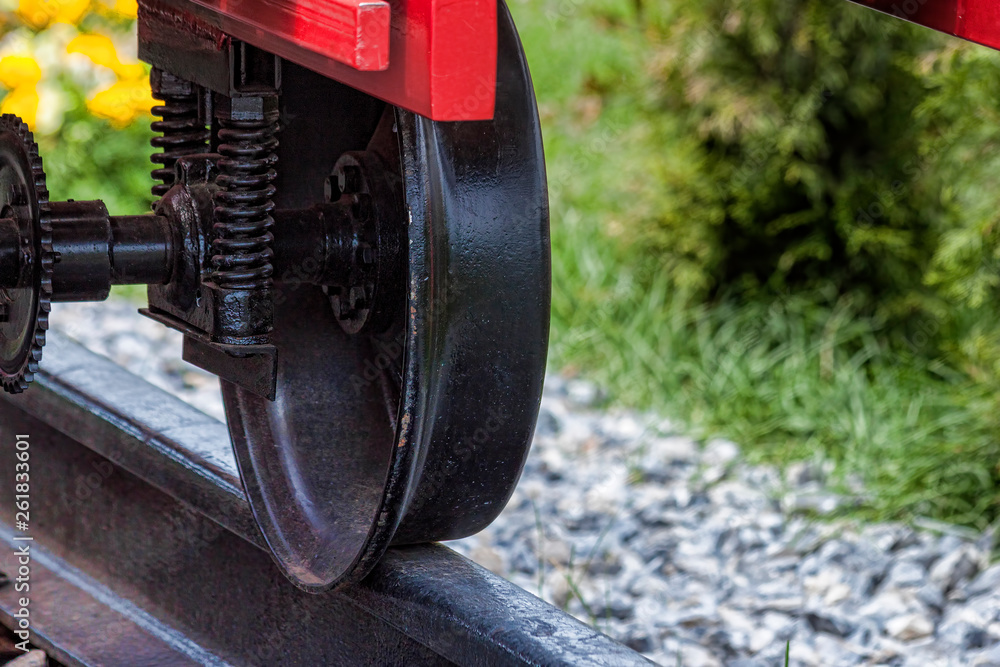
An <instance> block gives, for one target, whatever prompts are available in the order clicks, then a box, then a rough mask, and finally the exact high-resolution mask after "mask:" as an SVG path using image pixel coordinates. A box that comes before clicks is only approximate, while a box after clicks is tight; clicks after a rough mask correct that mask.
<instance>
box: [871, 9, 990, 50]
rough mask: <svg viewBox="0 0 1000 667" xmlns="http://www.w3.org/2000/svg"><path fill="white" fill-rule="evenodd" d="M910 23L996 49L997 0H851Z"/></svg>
mask: <svg viewBox="0 0 1000 667" xmlns="http://www.w3.org/2000/svg"><path fill="white" fill-rule="evenodd" d="M853 2H856V3H858V4H859V5H864V6H865V7H871V8H872V9H877V10H879V11H881V12H885V13H886V14H892V15H893V16H896V17H899V18H901V19H906V20H907V21H912V22H913V23H919V24H920V25H924V26H927V27H928V28H933V29H934V30H940V31H941V32H946V33H948V34H949V35H955V36H957V37H963V38H965V39H968V40H970V41H973V42H977V43H979V44H984V45H986V46H989V47H992V48H994V49H1000V1H998V0H853Z"/></svg>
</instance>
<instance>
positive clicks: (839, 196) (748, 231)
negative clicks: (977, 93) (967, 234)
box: [642, 0, 998, 317]
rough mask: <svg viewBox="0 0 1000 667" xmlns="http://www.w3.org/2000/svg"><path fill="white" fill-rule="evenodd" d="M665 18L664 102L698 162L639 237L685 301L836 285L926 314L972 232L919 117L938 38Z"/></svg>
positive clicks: (742, 9)
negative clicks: (949, 251)
mask: <svg viewBox="0 0 1000 667" xmlns="http://www.w3.org/2000/svg"><path fill="white" fill-rule="evenodd" d="M671 6H672V8H673V11H674V15H673V16H670V17H668V18H667V20H666V21H664V23H663V25H664V27H663V29H662V32H661V35H660V44H659V46H658V49H659V53H660V56H659V58H658V62H659V66H658V67H657V68H656V70H655V71H654V72H653V75H654V79H655V80H656V81H657V82H658V83H659V87H658V88H659V89H658V90H657V95H656V103H657V104H658V105H659V107H660V109H662V112H663V113H667V114H673V115H675V116H676V117H677V118H678V119H679V120H680V130H681V133H682V135H681V137H679V138H678V139H679V140H680V141H684V142H686V143H689V144H690V145H689V146H688V147H686V148H685V152H687V153H688V154H689V158H688V159H687V160H686V161H684V162H683V163H677V162H674V161H664V164H663V165H662V167H661V170H660V175H661V179H662V184H661V185H662V189H661V192H660V193H659V197H658V202H659V203H658V205H657V206H655V209H654V210H655V211H656V215H655V216H654V217H653V218H652V220H651V222H652V223H653V224H650V225H645V226H643V228H642V234H643V237H644V240H645V241H647V242H651V245H650V246H649V247H650V248H651V249H652V250H653V252H654V257H655V260H656V261H657V262H658V263H661V266H663V267H665V269H666V270H667V271H668V274H669V275H670V277H671V280H672V282H673V283H674V284H675V285H676V287H677V288H679V289H682V290H685V291H687V292H690V293H692V295H693V296H694V297H696V298H698V297H702V298H703V297H705V296H706V295H711V294H715V293H718V292H719V290H722V289H726V290H729V291H732V290H736V291H737V292H739V293H741V294H747V293H753V292H754V291H756V290H757V289H760V288H762V287H764V288H767V289H768V290H769V291H771V292H777V293H782V292H785V291H798V290H802V289H811V288H816V287H821V286H823V285H826V284H833V285H834V286H835V288H836V289H837V290H838V291H839V292H841V293H848V292H849V293H851V294H852V295H853V297H854V299H855V301H856V303H857V302H859V301H861V302H865V303H870V304H871V306H872V308H873V309H874V310H876V311H878V312H879V313H880V314H883V315H886V316H889V317H896V316H899V315H901V314H902V315H905V314H908V313H911V312H913V310H914V309H926V308H929V307H932V306H933V303H928V300H929V299H931V298H932V296H933V295H932V294H931V293H930V291H929V290H928V282H929V281H928V280H927V279H926V278H927V273H928V271H929V269H930V267H931V263H932V259H933V258H934V257H935V256H936V254H937V253H938V252H939V249H940V246H941V243H942V234H943V233H944V232H945V231H946V230H949V229H951V228H953V227H956V226H962V225H963V224H964V221H963V220H962V219H961V216H960V215H959V212H958V211H957V210H956V207H955V206H954V205H953V201H952V200H951V199H950V198H949V197H948V190H947V188H946V185H947V184H948V180H949V178H954V177H955V176H956V174H955V173H954V172H950V173H949V172H948V171H947V170H943V169H941V165H942V164H943V162H944V157H943V152H944V151H945V150H946V149H947V146H948V144H947V143H946V139H947V137H946V136H945V135H944V133H942V132H941V131H940V128H939V123H938V122H937V121H939V117H938V116H937V115H935V114H933V113H919V112H918V111H919V109H920V105H921V104H922V103H925V102H926V101H927V99H928V97H929V96H930V95H932V94H933V89H934V87H935V85H936V83H935V77H934V76H933V75H932V74H931V73H929V72H928V71H927V70H928V62H932V61H934V60H935V59H936V58H939V57H940V52H941V50H942V49H943V48H945V47H944V46H943V45H944V44H946V42H944V40H943V38H938V37H937V36H936V35H934V34H933V33H931V32H930V31H927V30H924V29H921V28H917V27H914V26H911V25H909V24H906V23H903V22H901V21H891V20H888V19H886V18H885V17H884V16H880V15H878V14H875V13H874V12H871V11H869V10H866V9H864V8H861V7H856V6H852V5H848V4H846V3H843V2H837V3H832V2H828V1H827V0H796V1H793V2H788V1H787V0H708V1H704V0H679V1H677V2H674V3H672V5H671ZM981 64H983V65H986V66H988V67H989V68H990V70H991V74H992V75H993V76H996V74H997V71H998V70H997V61H996V60H995V59H991V60H988V61H984V62H982V63H981ZM978 102H979V103H980V104H984V103H987V102H991V100H986V99H982V100H978Z"/></svg>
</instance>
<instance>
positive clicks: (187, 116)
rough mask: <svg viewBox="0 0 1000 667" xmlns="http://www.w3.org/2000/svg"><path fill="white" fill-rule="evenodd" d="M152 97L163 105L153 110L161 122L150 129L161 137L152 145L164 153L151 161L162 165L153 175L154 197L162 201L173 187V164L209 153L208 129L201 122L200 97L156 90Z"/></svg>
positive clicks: (154, 123) (194, 94) (157, 137)
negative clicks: (184, 158) (179, 160)
mask: <svg viewBox="0 0 1000 667" xmlns="http://www.w3.org/2000/svg"><path fill="white" fill-rule="evenodd" d="M153 97H155V98H156V99H158V100H162V101H163V104H162V105H158V106H155V107H153V115H154V116H159V117H160V118H161V119H162V120H157V121H153V123H152V124H151V125H150V127H151V128H152V129H153V132H156V133H157V135H158V136H155V137H153V139H152V140H151V141H150V143H151V144H152V145H153V148H156V149H158V150H161V151H162V152H160V153H154V154H153V155H152V157H151V158H150V160H152V162H153V163H154V164H159V165H162V166H160V167H158V168H156V169H154V170H153V171H152V172H151V175H152V177H153V180H154V181H161V182H160V183H157V184H156V185H154V186H153V188H152V192H153V196H155V197H162V196H163V195H164V194H166V192H167V190H169V189H170V188H171V186H173V184H174V163H176V162H177V159H178V158H182V157H184V156H185V155H193V154H195V153H205V152H207V151H208V136H209V132H208V129H207V128H206V127H205V125H204V124H202V123H201V122H199V120H198V94H197V93H195V92H192V93H189V94H173V93H163V92H160V91H157V90H156V89H155V88H154V90H153Z"/></svg>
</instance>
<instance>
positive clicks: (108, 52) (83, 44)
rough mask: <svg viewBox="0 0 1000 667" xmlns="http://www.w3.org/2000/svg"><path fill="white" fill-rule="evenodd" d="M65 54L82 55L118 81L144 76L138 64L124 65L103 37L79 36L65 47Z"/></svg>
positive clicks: (111, 43) (112, 43) (144, 72)
mask: <svg viewBox="0 0 1000 667" xmlns="http://www.w3.org/2000/svg"><path fill="white" fill-rule="evenodd" d="M66 51H67V53H82V54H83V55H85V56H87V57H88V58H90V59H91V60H92V61H93V62H94V64H95V65H100V66H102V67H107V68H108V69H110V70H111V71H113V72H114V73H115V74H117V75H118V78H119V79H141V78H143V77H145V76H146V68H145V67H143V66H142V65H141V64H139V63H133V64H129V65H126V64H124V63H122V61H121V59H120V58H119V57H118V51H117V50H116V49H115V44H114V42H112V41H111V40H110V39H108V38H107V37H105V36H104V35H79V36H78V37H74V38H73V41H71V42H70V43H69V44H68V45H67V46H66Z"/></svg>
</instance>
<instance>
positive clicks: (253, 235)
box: [212, 113, 278, 289]
mask: <svg viewBox="0 0 1000 667" xmlns="http://www.w3.org/2000/svg"><path fill="white" fill-rule="evenodd" d="M276 121H277V113H273V114H268V116H266V117H265V119H264V120H258V121H242V120H241V121H237V120H224V119H220V121H219V124H220V125H221V128H220V129H219V141H220V145H219V153H220V154H221V155H222V158H221V159H220V160H219V163H218V164H219V175H218V177H217V178H216V183H217V184H218V185H219V187H220V189H219V190H218V191H217V192H216V193H215V220H216V222H215V225H214V230H215V239H214V240H213V242H212V244H213V248H214V251H215V254H214V255H213V256H212V269H213V275H212V278H213V281H214V282H215V284H216V285H218V286H219V287H226V288H230V289H255V288H263V287H266V286H268V285H270V284H271V276H272V274H273V273H274V268H273V266H272V264H271V259H272V257H273V254H274V253H273V252H272V250H271V241H272V240H273V236H272V235H271V227H272V226H273V225H274V220H273V219H272V218H271V212H272V211H273V210H274V202H273V201H271V198H272V197H273V196H274V192H275V189H274V185H272V183H271V182H272V181H273V180H274V178H275V175H276V174H275V170H274V165H275V164H276V163H277V161H278V159H277V156H276V155H275V154H274V150H275V149H276V148H277V146H278V140H277V139H276V138H275V132H276V130H277V124H276Z"/></svg>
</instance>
